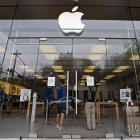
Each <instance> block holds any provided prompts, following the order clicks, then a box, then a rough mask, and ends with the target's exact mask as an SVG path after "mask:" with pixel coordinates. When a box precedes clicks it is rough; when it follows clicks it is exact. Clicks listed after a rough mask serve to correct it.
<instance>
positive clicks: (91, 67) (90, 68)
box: [85, 66, 96, 70]
mask: <svg viewBox="0 0 140 140" xmlns="http://www.w3.org/2000/svg"><path fill="white" fill-rule="evenodd" d="M95 68H96V66H86V67H85V69H89V70H94V69H95Z"/></svg>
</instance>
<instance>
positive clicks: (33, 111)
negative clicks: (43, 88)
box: [31, 92, 37, 122]
mask: <svg viewBox="0 0 140 140" xmlns="http://www.w3.org/2000/svg"><path fill="white" fill-rule="evenodd" d="M36 99H37V93H36V92H35V93H34V94H33V105H32V116H31V122H35V111H36Z"/></svg>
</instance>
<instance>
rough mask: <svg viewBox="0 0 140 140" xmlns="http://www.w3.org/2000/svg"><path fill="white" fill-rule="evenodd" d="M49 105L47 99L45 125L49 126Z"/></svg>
mask: <svg viewBox="0 0 140 140" xmlns="http://www.w3.org/2000/svg"><path fill="white" fill-rule="evenodd" d="M48 104H49V101H48V99H47V103H46V120H45V125H48V123H47V120H48Z"/></svg>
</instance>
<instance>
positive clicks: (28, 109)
mask: <svg viewBox="0 0 140 140" xmlns="http://www.w3.org/2000/svg"><path fill="white" fill-rule="evenodd" d="M29 114H30V102H28V108H27V115H26V118H27V119H28V118H29Z"/></svg>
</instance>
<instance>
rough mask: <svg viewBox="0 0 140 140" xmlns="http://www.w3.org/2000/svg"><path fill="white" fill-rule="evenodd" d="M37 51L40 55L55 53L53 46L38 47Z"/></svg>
mask: <svg viewBox="0 0 140 140" xmlns="http://www.w3.org/2000/svg"><path fill="white" fill-rule="evenodd" d="M39 49H40V50H41V52H42V53H57V50H56V47H55V45H40V46H39Z"/></svg>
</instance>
